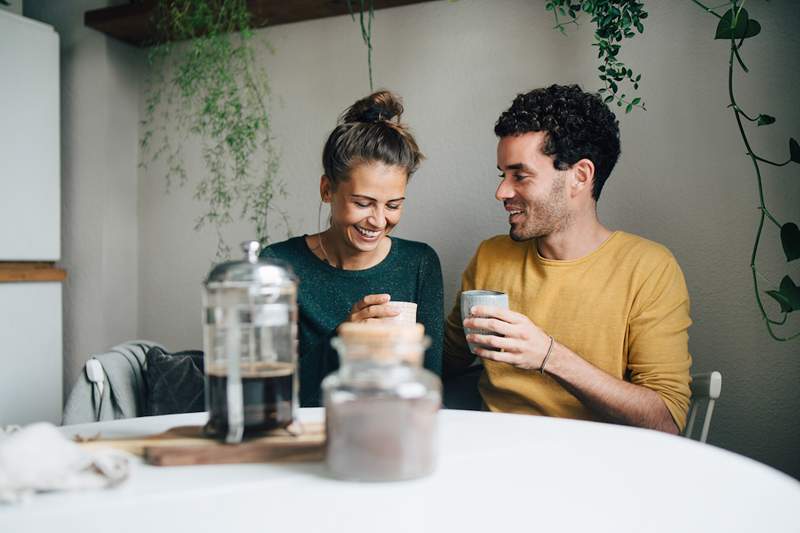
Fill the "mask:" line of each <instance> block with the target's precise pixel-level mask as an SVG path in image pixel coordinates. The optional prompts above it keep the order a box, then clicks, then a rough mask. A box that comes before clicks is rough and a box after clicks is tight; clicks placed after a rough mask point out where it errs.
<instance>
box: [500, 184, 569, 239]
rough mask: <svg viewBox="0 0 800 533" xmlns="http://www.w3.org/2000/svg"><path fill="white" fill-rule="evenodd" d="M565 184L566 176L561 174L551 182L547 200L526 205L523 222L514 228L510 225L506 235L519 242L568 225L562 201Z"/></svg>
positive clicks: (536, 237)
mask: <svg viewBox="0 0 800 533" xmlns="http://www.w3.org/2000/svg"><path fill="white" fill-rule="evenodd" d="M565 183H566V176H564V175H563V174H562V175H561V176H559V177H557V178H556V179H555V180H554V181H553V186H552V187H551V188H550V192H549V194H548V195H547V198H545V199H544V200H542V201H539V200H536V201H533V202H530V201H529V202H527V203H526V205H525V220H524V222H522V224H518V225H517V226H516V227H515V226H514V225H512V226H511V228H510V229H509V232H508V234H509V236H510V237H511V239H512V240H514V241H517V242H520V241H528V240H531V239H538V238H540V237H545V236H547V235H550V234H552V233H555V232H556V231H559V230H561V229H564V228H565V227H566V226H567V225H568V222H569V212H568V211H567V205H566V200H565V199H564V187H565Z"/></svg>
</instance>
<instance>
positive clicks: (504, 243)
mask: <svg viewBox="0 0 800 533" xmlns="http://www.w3.org/2000/svg"><path fill="white" fill-rule="evenodd" d="M530 246H531V243H530V241H515V240H514V239H512V238H511V237H509V236H508V234H503V235H495V236H494V237H489V238H488V239H486V240H484V241H483V242H481V243H480V244H479V245H478V252H477V253H478V256H479V257H480V256H487V257H490V258H492V259H501V258H504V257H509V256H511V257H516V256H524V255H525V253H526V252H527V250H529V249H530Z"/></svg>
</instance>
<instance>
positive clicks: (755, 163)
mask: <svg viewBox="0 0 800 533" xmlns="http://www.w3.org/2000/svg"><path fill="white" fill-rule="evenodd" d="M693 1H694V0H693ZM743 3H744V2H743ZM733 4H734V6H735V0H734V2H733ZM736 51H737V46H736V41H735V40H734V38H733V37H731V53H730V57H729V59H728V96H729V97H730V100H731V104H732V105H731V107H732V109H733V114H734V117H736V124H737V126H738V127H739V133H740V134H741V135H742V141H743V142H744V145H745V147H746V148H747V153H748V155H749V156H750V159H751V161H752V162H753V166H754V167H755V170H756V180H757V183H758V197H759V210H760V211H761V214H760V216H759V220H758V230H757V231H756V239H755V243H754V244H753V253H752V254H751V256H750V269H751V271H752V274H753V292H754V293H755V297H756V303H757V304H758V308H759V310H760V311H761V316H762V317H763V319H764V322H765V324H766V326H767V332H768V333H769V335H770V337H772V338H773V339H774V340H776V341H788V340H791V339H794V338H795V337H798V336H800V332H797V333H795V334H794V335H791V336H789V337H780V336H779V335H777V334H775V332H774V331H773V330H772V326H773V325H782V324H784V323H785V322H786V313H784V317H783V320H780V321H779V320H774V319H772V318H770V317H769V315H768V314H767V311H766V309H764V304H763V302H762V301H761V294H760V291H759V286H758V276H757V275H756V274H757V273H758V270H757V269H756V259H757V257H758V246H759V243H760V242H761V232H762V230H763V229H764V219H765V218H769V219H770V220H771V221H772V222H773V223H775V224H776V225H777V226H778V227H780V226H781V224H780V223H779V222H778V221H777V220H776V219H775V217H773V216H772V214H771V213H770V212H769V210H768V209H767V207H766V205H764V187H763V184H762V181H761V169H760V168H759V166H758V157H757V156H756V155H755V154H754V153H753V149H752V148H751V147H750V142H749V140H748V138H747V134H746V133H745V131H744V126H743V125H742V115H744V113H743V112H742V111H741V110H740V109H739V106H738V105H737V103H736V97H735V96H734V92H733V61H734V59H735V57H736ZM744 116H746V115H744Z"/></svg>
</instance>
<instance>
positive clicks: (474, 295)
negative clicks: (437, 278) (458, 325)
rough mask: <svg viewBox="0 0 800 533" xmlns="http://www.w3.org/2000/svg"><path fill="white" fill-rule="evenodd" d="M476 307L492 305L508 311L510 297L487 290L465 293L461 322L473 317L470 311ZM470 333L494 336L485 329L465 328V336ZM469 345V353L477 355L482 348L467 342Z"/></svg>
mask: <svg viewBox="0 0 800 533" xmlns="http://www.w3.org/2000/svg"><path fill="white" fill-rule="evenodd" d="M476 305H491V306H494V307H503V308H505V309H508V295H507V294H506V293H504V292H499V291H487V290H474V291H464V292H462V293H461V321H462V323H463V321H464V320H465V319H466V318H467V317H469V316H471V315H470V314H469V310H470V309H472V308H473V307H475V306H476ZM470 333H477V334H482V335H486V334H490V335H493V334H494V333H492V332H491V331H487V330H485V329H473V328H464V335H469V334H470ZM467 344H468V345H469V351H470V352H472V353H475V348H478V347H480V346H481V345H480V344H473V343H471V342H467Z"/></svg>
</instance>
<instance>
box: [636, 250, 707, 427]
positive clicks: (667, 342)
mask: <svg viewBox="0 0 800 533" xmlns="http://www.w3.org/2000/svg"><path fill="white" fill-rule="evenodd" d="M691 323H692V321H691V319H690V317H689V293H688V291H687V289H686V282H685V280H684V277H683V272H681V269H680V267H679V266H678V263H677V261H676V260H675V258H674V257H672V255H671V254H670V255H669V257H668V259H667V260H666V261H664V262H663V263H662V264H661V265H660V266H659V267H658V268H656V269H655V270H654V271H653V272H652V274H651V275H650V276H649V277H648V278H647V279H646V280H645V281H644V283H643V285H642V287H641V289H640V291H639V294H638V295H637V296H636V299H635V300H634V305H633V308H632V314H631V320H630V322H629V325H628V327H629V331H628V364H627V369H628V373H629V375H630V381H631V383H634V384H636V385H641V386H644V387H647V388H649V389H651V390H654V391H655V392H656V393H658V395H659V396H661V398H662V399H663V400H664V403H665V405H666V406H667V409H668V410H669V412H670V414H671V415H672V418H673V420H674V421H675V424H676V425H677V426H678V429H679V430H680V431H683V428H684V426H685V425H686V412H687V411H688V408H689V398H690V395H691V392H690V389H689V382H690V380H691V378H690V375H689V369H690V367H691V364H692V358H691V355H690V354H689V336H688V333H687V330H688V329H689V326H690V325H691Z"/></svg>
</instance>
